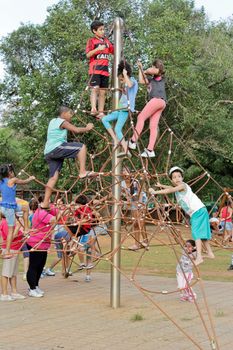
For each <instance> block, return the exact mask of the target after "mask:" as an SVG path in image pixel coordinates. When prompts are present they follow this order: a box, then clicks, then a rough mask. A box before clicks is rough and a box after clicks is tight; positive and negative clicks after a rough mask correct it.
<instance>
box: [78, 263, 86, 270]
mask: <svg viewBox="0 0 233 350" xmlns="http://www.w3.org/2000/svg"><path fill="white" fill-rule="evenodd" d="M85 268H86V264H84V263H81V264H79V267H78V270H83V269H85Z"/></svg>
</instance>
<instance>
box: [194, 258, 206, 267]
mask: <svg viewBox="0 0 233 350" xmlns="http://www.w3.org/2000/svg"><path fill="white" fill-rule="evenodd" d="M203 261H204V260H203V259H202V258H197V259H196V260H194V262H193V263H194V265H196V266H197V265H200V264H202V263H203Z"/></svg>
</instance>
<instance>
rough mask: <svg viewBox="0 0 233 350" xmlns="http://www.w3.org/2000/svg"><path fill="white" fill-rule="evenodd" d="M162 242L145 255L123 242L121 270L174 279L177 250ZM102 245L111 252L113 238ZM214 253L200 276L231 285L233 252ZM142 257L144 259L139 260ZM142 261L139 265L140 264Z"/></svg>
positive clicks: (106, 268) (105, 266)
mask: <svg viewBox="0 0 233 350" xmlns="http://www.w3.org/2000/svg"><path fill="white" fill-rule="evenodd" d="M182 229H183V228H182ZM184 230H185V229H184ZM182 234H183V235H184V236H185V237H187V238H189V231H187V230H186V231H184V232H182ZM156 237H158V239H159V241H161V240H163V241H165V242H168V240H167V236H166V234H165V233H158V234H157V233H156ZM159 241H158V240H156V239H153V240H152V242H151V245H150V249H149V251H146V252H145V254H143V252H144V250H143V249H140V250H138V251H136V252H133V251H129V250H127V247H128V246H129V245H132V243H133V239H132V238H127V240H126V241H125V242H124V243H123V246H124V247H125V248H124V249H122V250H121V269H122V271H123V272H124V273H126V274H127V275H129V276H130V275H131V274H132V272H133V271H134V270H135V269H136V273H137V274H144V275H154V276H163V277H173V278H174V277H175V276H176V265H177V259H176V256H175V253H174V250H173V248H172V246H167V245H160V243H159ZM99 243H100V246H101V249H102V252H103V253H105V252H109V251H110V249H111V248H110V247H111V239H110V237H109V236H101V237H100V238H99ZM174 249H175V252H176V253H177V256H178V258H179V257H180V254H181V249H180V247H178V246H174ZM214 253H215V256H216V258H215V259H213V260H211V259H206V260H205V261H204V263H203V264H201V265H200V266H199V269H200V273H201V277H202V278H203V279H204V280H212V281H224V282H232V277H233V271H227V267H228V266H229V264H230V261H231V254H232V252H231V251H229V250H225V249H218V250H216V249H214ZM55 256H56V253H52V254H49V255H48V261H47V264H46V266H49V265H50V263H51V261H52V260H53V259H54V257H55ZM141 257H142V259H141V260H140V258H141ZM22 260H23V259H22V256H20V267H19V271H20V272H22V271H23V266H22ZM139 260H140V263H139V265H138V262H139ZM76 261H77V258H76ZM1 264H2V261H1V260H0V268H1ZM72 269H73V270H74V269H75V264H74V265H73V266H72ZM110 269H111V264H110V262H109V261H103V260H102V261H100V262H99V263H98V265H97V267H96V270H97V271H99V272H110ZM56 270H57V271H59V270H61V265H58V266H57V267H56V268H55V271H56Z"/></svg>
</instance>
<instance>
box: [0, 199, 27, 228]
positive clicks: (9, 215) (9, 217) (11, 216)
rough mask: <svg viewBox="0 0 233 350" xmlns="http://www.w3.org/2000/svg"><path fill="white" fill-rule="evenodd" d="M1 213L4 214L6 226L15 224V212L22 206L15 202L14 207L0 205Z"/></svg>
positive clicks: (20, 209)
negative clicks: (15, 205)
mask: <svg viewBox="0 0 233 350" xmlns="http://www.w3.org/2000/svg"><path fill="white" fill-rule="evenodd" d="M0 210H1V213H2V215H4V216H5V218H6V221H7V224H8V226H15V213H18V212H20V211H22V206H21V205H20V204H17V207H16V208H14V209H11V208H5V207H0Z"/></svg>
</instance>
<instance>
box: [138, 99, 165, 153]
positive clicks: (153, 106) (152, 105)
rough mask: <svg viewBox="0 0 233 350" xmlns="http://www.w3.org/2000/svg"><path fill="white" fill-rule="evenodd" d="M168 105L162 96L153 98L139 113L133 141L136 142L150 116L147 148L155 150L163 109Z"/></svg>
mask: <svg viewBox="0 0 233 350" xmlns="http://www.w3.org/2000/svg"><path fill="white" fill-rule="evenodd" d="M165 107H166V102H165V101H164V100H163V99H162V98H156V97H154V98H152V99H151V100H150V101H149V102H148V103H147V104H146V105H145V107H144V108H143V110H142V111H141V113H140V114H139V115H138V120H137V124H136V127H135V131H134V135H133V137H132V141H133V142H136V141H137V139H138V138H139V136H140V135H141V132H142V130H143V128H144V124H145V121H146V120H147V119H148V118H150V139H149V144H148V147H147V149H149V150H151V151H152V150H153V149H154V146H155V141H156V138H157V128H158V124H159V119H160V116H161V114H162V111H163V110H164V109H165Z"/></svg>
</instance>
